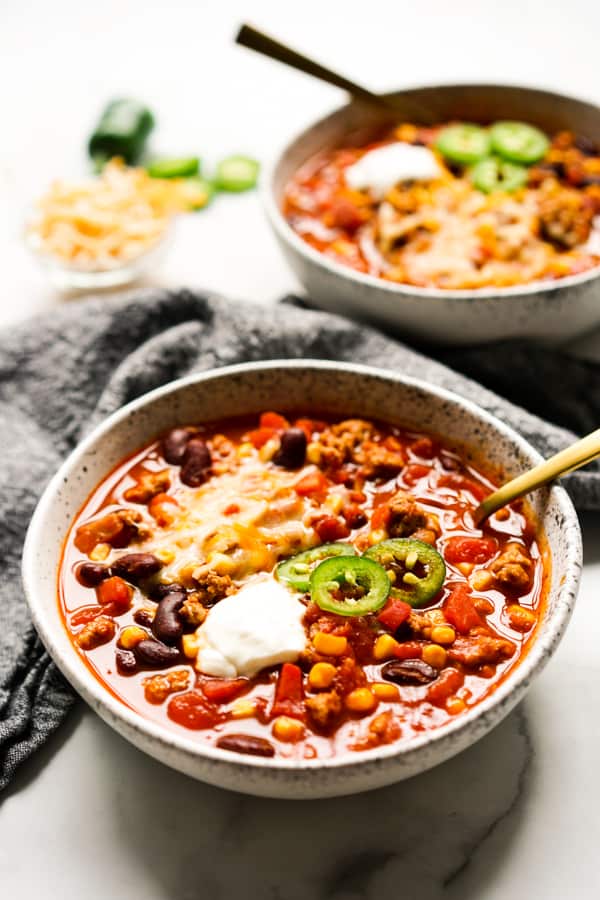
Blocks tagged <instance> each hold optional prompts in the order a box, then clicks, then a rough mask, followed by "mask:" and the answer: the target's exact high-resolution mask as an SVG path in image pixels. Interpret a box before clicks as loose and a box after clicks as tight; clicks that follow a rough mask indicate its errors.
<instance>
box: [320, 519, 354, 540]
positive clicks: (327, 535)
mask: <svg viewBox="0 0 600 900" xmlns="http://www.w3.org/2000/svg"><path fill="white" fill-rule="evenodd" d="M313 527H314V529H315V531H316V532H317V534H318V535H319V537H320V538H321V540H322V541H323V543H324V544H330V543H332V542H333V541H339V540H341V539H342V538H346V537H348V535H349V534H350V529H349V528H348V526H347V525H346V523H345V522H342V520H341V519H338V518H337V516H323V518H321V519H317V521H316V522H315V523H314V524H313Z"/></svg>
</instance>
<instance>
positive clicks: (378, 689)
mask: <svg viewBox="0 0 600 900" xmlns="http://www.w3.org/2000/svg"><path fill="white" fill-rule="evenodd" d="M371 691H372V693H373V694H374V695H375V697H377V699H378V700H387V702H388V703H393V702H394V700H399V699H400V691H399V690H398V688H397V687H396V685H395V684H389V682H387V681H374V682H373V684H372V685H371Z"/></svg>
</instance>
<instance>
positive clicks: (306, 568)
mask: <svg viewBox="0 0 600 900" xmlns="http://www.w3.org/2000/svg"><path fill="white" fill-rule="evenodd" d="M355 553H356V550H355V549H354V547H353V546H352V544H344V543H342V542H336V543H334V544H321V545H320V547H313V548H312V550H305V551H304V552H303V553H298V554H297V555H296V556H291V557H290V559H286V560H284V561H283V562H280V563H279V565H278V566H277V568H276V569H275V574H276V576H277V578H278V579H279V581H286V582H287V583H288V584H289V585H290V587H293V588H295V590H297V591H302V592H303V593H306V592H307V591H309V590H310V573H311V572H312V570H313V569H314V567H315V566H316V565H317V564H318V563H320V562H323V560H324V559H328V557H330V556H352V555H353V554H355Z"/></svg>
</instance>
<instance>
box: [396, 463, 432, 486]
mask: <svg viewBox="0 0 600 900" xmlns="http://www.w3.org/2000/svg"><path fill="white" fill-rule="evenodd" d="M430 472H431V467H430V466H422V465H421V464H420V463H411V464H410V465H408V466H405V467H404V468H403V469H402V478H403V479H404V481H405V482H406V484H416V483H417V481H420V480H421V478H427V476H428V475H429V473H430Z"/></svg>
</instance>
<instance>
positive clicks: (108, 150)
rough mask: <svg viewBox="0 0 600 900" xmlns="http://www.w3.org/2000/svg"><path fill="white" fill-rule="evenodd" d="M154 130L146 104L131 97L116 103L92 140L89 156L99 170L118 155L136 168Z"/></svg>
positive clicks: (113, 101)
mask: <svg viewBox="0 0 600 900" xmlns="http://www.w3.org/2000/svg"><path fill="white" fill-rule="evenodd" d="M153 128H154V116H153V115H152V113H151V112H150V110H149V109H148V107H147V106H144V104H143V103H139V102H138V101H137V100H133V99H131V98H122V99H119V100H112V101H111V102H110V103H109V104H108V105H107V106H106V107H105V109H104V112H103V113H102V115H101V117H100V121H99V122H98V124H97V126H96V128H95V130H94V132H93V134H92V136H91V138H90V140H89V144H88V152H89V155H90V157H91V158H92V160H93V161H94V163H95V165H96V167H97V168H98V170H99V169H101V168H102V166H103V165H104V163H105V162H107V161H108V160H109V159H112V158H113V157H114V156H119V157H121V159H123V160H124V161H125V162H126V163H127V164H128V165H134V164H135V163H137V162H138V160H139V159H140V157H141V155H142V153H143V152H144V147H145V145H146V139H147V137H148V135H149V134H150V132H151V131H152V129H153Z"/></svg>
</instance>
